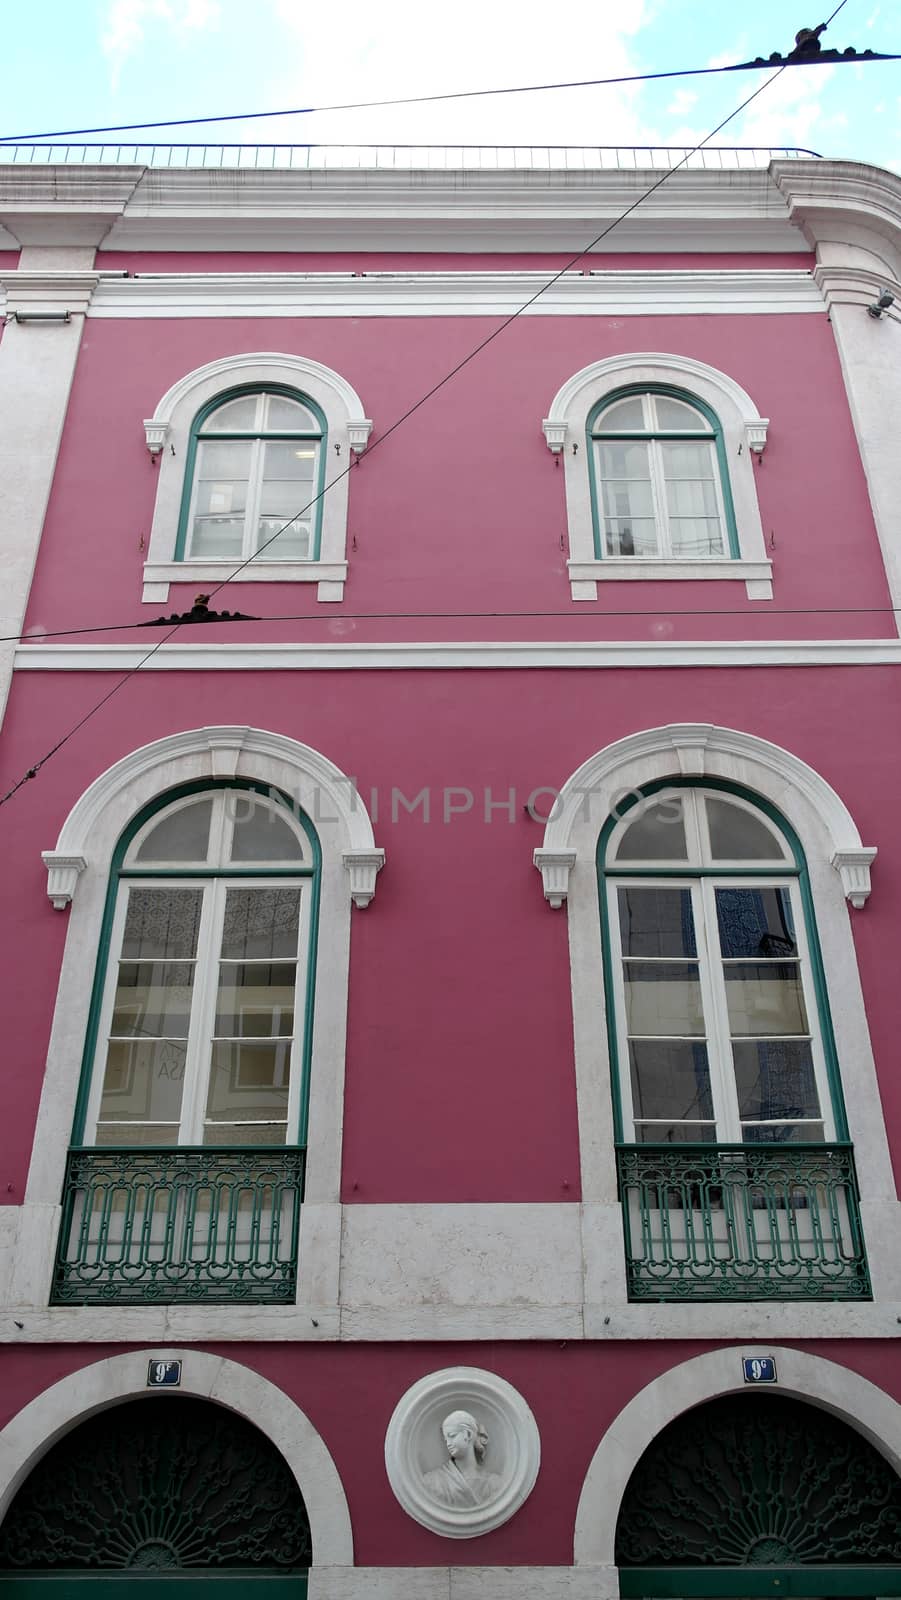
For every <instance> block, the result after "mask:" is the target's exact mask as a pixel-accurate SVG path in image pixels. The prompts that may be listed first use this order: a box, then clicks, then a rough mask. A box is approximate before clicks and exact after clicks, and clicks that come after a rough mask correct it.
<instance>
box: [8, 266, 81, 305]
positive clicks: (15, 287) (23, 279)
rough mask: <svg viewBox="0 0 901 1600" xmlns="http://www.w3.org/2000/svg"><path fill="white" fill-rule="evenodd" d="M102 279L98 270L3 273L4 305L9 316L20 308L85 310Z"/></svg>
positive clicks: (17, 271)
mask: <svg viewBox="0 0 901 1600" xmlns="http://www.w3.org/2000/svg"><path fill="white" fill-rule="evenodd" d="M99 282H100V275H99V273H97V272H64V271H63V272H53V271H49V272H28V271H22V270H16V271H11V272H0V305H2V306H3V308H4V310H5V312H6V315H7V316H11V315H12V314H13V313H14V312H16V311H24V312H29V311H30V312H42V311H69V312H72V313H75V312H82V313H83V312H85V311H87V309H88V306H89V305H90V303H91V296H92V294H93V293H94V291H95V289H96V287H97V284H98V283H99ZM4 295H5V303H4V300H3V296H4Z"/></svg>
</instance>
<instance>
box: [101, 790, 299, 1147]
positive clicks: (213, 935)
mask: <svg viewBox="0 0 901 1600" xmlns="http://www.w3.org/2000/svg"><path fill="white" fill-rule="evenodd" d="M318 863H319V842H318V840H317V838H316V835H315V833H314V832H313V830H312V829H311V828H310V827H309V824H307V823H306V821H305V819H304V818H302V817H300V816H298V815H297V814H296V812H293V813H292V811H291V809H290V804H289V803H287V802H286V803H284V804H281V805H280V804H278V802H277V801H276V800H275V799H273V798H270V797H269V796H267V795H265V794H264V793H262V792H257V791H255V790H254V789H250V788H246V787H238V786H233V785H227V786H222V787H217V788H215V789H207V790H202V791H201V792H200V793H199V794H196V793H195V794H189V795H187V796H184V797H181V798H178V799H175V800H174V801H173V800H171V798H170V800H169V803H168V804H164V806H163V808H162V810H160V808H159V807H158V806H156V807H154V808H153V810H152V812H151V815H150V816H149V817H148V816H147V815H146V813H145V814H144V815H143V816H141V817H139V818H138V819H137V820H136V821H135V822H134V823H133V824H132V826H131V827H130V828H129V829H128V830H127V832H126V834H125V835H124V837H123V839H122V841H121V842H120V845H119V849H118V850H117V852H116V857H115V859H114V862H113V872H112V880H111V884H110V901H109V912H108V916H109V930H110V931H109V939H108V942H107V944H106V948H105V949H104V950H102V951H101V957H100V970H99V971H98V978H97V985H96V990H95V1000H94V1016H93V1018H92V1022H91V1026H90V1036H91V1045H90V1051H91V1059H90V1061H88V1062H87V1063H86V1065H87V1067H88V1073H89V1079H90V1083H89V1085H88V1084H87V1083H86V1088H87V1089H88V1093H87V1098H86V1100H85V1101H84V1103H83V1105H82V1107H80V1108H79V1115H78V1117H77V1120H76V1130H75V1139H76V1142H77V1143H79V1144H81V1143H84V1144H98V1145H144V1144H154V1145H230V1146H231V1145H248V1144H254V1145H256V1144H266V1145H282V1144H285V1143H289V1144H293V1143H297V1142H299V1141H300V1139H301V1137H302V1134H303V1127H304V1122H305V1117H304V1102H305V1094H304V1078H305V1063H306V1060H307V1058H308V1054H309V1041H308V1037H307V1035H308V1031H309V1017H310V1006H309V999H310V987H311V975H312V968H313V954H314V950H313V930H314V929H315V922H316V900H317V891H318Z"/></svg>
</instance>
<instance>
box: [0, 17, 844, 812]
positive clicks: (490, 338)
mask: <svg viewBox="0 0 901 1600" xmlns="http://www.w3.org/2000/svg"><path fill="white" fill-rule="evenodd" d="M845 4H846V0H840V3H839V5H838V6H837V7H836V9H835V11H834V12H833V13H832V17H830V18H829V21H832V18H833V17H835V16H837V15H838V12H839V11H840V10H841V9H842V6H843V5H845ZM785 70H786V68H785V66H781V67H779V68H777V70H776V71H775V72H774V73H773V74H772V75H771V76H770V77H768V78H767V79H766V80H765V82H764V83H762V84H759V85H758V86H757V88H756V89H754V90H753V91H752V93H751V94H749V95H748V96H747V97H746V98H745V99H744V100H742V101H741V103H740V104H739V105H737V106H736V107H735V108H734V110H732V111H730V112H729V114H728V116H726V117H724V118H723V119H722V121H720V122H718V123H717V125H716V127H715V128H712V129H711V131H710V133H708V134H707V135H706V136H705V137H704V138H703V139H701V140H700V141H699V142H698V143H697V144H696V145H694V146H693V147H692V149H691V150H689V151H687V152H686V153H685V155H683V156H682V157H681V158H680V160H679V161H677V162H675V163H674V164H673V166H672V167H670V168H668V169H667V170H666V171H665V172H663V173H662V174H661V175H660V177H659V178H658V179H657V181H656V182H655V183H653V184H651V186H650V188H648V189H646V190H645V191H644V193H643V194H641V195H639V196H638V198H637V199H636V200H633V201H632V202H631V204H630V205H628V206H627V207H626V208H625V210H624V211H622V212H621V213H620V214H619V215H618V216H616V217H614V218H613V220H612V221H611V222H609V223H607V225H606V226H605V227H604V228H602V229H601V231H600V233H598V234H596V235H595V237H594V238H593V239H592V240H590V241H589V242H588V244H586V245H585V246H584V247H583V249H581V250H579V251H578V252H577V253H576V254H575V255H574V256H572V257H571V258H570V260H569V261H567V262H565V263H564V265H563V266H562V267H560V268H559V269H558V271H556V272H555V273H553V274H552V276H551V277H550V278H548V279H547V281H546V282H545V283H543V284H542V285H541V287H540V288H539V289H537V290H536V291H535V293H534V294H532V295H530V296H529V298H528V299H527V300H526V301H524V302H523V304H522V305H521V306H519V307H518V308H517V309H516V311H514V312H511V314H510V315H509V316H507V317H505V318H504V319H503V321H501V322H500V323H499V324H498V326H497V327H496V328H495V329H493V331H492V332H491V333H489V334H487V335H486V337H485V338H484V339H481V340H480V341H479V343H478V344H477V345H476V346H475V347H474V349H472V350H471V351H470V352H469V353H468V355H466V356H464V357H463V359H462V360H460V361H458V362H457V363H456V364H455V365H454V366H453V367H452V368H451V369H450V371H449V372H447V373H445V375H444V376H443V377H442V378H440V379H439V380H438V382H437V383H434V384H433V385H432V386H431V388H429V389H428V390H427V391H426V392H425V394H423V395H421V396H420V398H419V399H418V400H416V401H415V402H414V404H413V405H411V406H409V407H408V408H407V410H406V411H404V412H402V414H401V415H400V416H399V417H397V418H396V419H395V421H394V422H393V423H392V424H391V425H390V427H388V428H386V429H385V431H384V433H381V434H379V435H378V437H377V438H375V439H374V440H373V441H372V443H371V444H370V445H369V446H368V449H367V454H371V453H372V451H373V450H375V449H377V448H379V447H380V446H381V445H383V444H384V443H385V441H386V440H387V439H389V438H390V437H391V435H392V434H394V433H396V432H397V429H398V428H400V427H402V426H403V424H404V423H405V422H407V421H408V420H409V418H410V417H412V416H413V415H414V414H415V413H416V412H417V411H419V410H420V408H421V407H422V406H424V405H426V404H427V403H428V401H429V400H431V399H432V397H433V396H434V395H435V394H437V393H438V392H439V391H440V390H441V389H443V388H444V387H445V385H446V384H448V383H450V382H451V381H452V380H453V379H454V378H455V377H456V376H457V375H458V374H459V373H460V372H462V371H463V370H464V369H465V368H466V367H467V366H469V364H470V362H472V361H474V360H475V359H476V357H477V356H479V355H480V354H481V353H482V351H483V350H485V349H487V347H488V346H489V345H490V344H492V343H493V342H494V340H495V339H497V338H499V337H500V335H501V334H502V333H504V332H505V331H506V329H507V328H509V327H510V326H511V324H512V323H514V322H515V321H517V319H518V318H519V317H521V316H522V315H523V314H524V313H525V312H526V311H528V309H529V307H530V306H532V305H534V304H535V302H536V301H537V300H538V299H540V298H541V296H542V295H543V294H546V293H547V291H548V290H549V289H551V288H552V287H553V285H554V284H555V283H557V282H558V281H559V280H560V278H561V277H562V276H563V275H564V273H566V272H569V271H571V270H572V268H573V267H574V266H575V265H576V264H577V263H578V262H579V261H581V260H582V258H583V256H585V255H587V254H588V253H589V252H590V251H592V250H594V249H596V247H597V245H598V244H600V243H601V241H602V240H603V239H605V238H606V237H607V236H608V234H610V233H612V231H613V229H614V228H616V227H618V226H619V225H620V224H621V223H622V222H624V221H625V220H626V218H627V217H629V216H631V215H632V213H633V212H634V211H636V210H637V209H638V207H639V206H640V205H643V204H644V202H645V201H646V200H648V199H650V197H651V195H653V194H656V192H657V190H658V189H660V188H661V187H662V186H663V184H664V183H666V182H667V181H668V180H669V179H670V178H671V177H672V176H673V174H674V173H676V172H678V171H679V170H680V168H681V167H683V166H685V164H686V163H687V162H688V161H689V160H690V159H691V157H692V156H693V155H695V154H697V152H698V151H699V150H702V149H703V148H704V146H705V145H707V144H709V143H710V141H711V139H714V138H715V137H716V135H717V134H718V133H720V132H721V131H722V129H723V128H725V127H726V126H727V125H728V124H729V123H730V122H732V121H734V119H735V118H736V117H737V116H739V115H740V113H741V112H742V111H744V110H745V109H746V107H747V106H749V105H750V104H751V102H752V101H753V100H756V99H757V97H758V96H759V95H761V94H762V93H763V92H764V90H765V89H768V88H769V86H770V85H771V84H772V83H775V81H776V79H777V78H779V77H781V75H782V73H783V72H784V71H785ZM355 466H356V461H355V460H352V461H351V462H350V463H349V465H348V466H346V467H344V468H343V469H342V470H341V471H340V472H339V473H337V474H336V476H335V477H334V478H332V479H331V480H330V481H329V483H327V484H326V485H324V486H323V488H322V489H320V491H319V492H318V494H316V495H315V496H314V497H313V499H312V500H310V501H309V502H308V503H307V505H305V506H304V507H303V508H302V509H301V510H299V511H297V512H295V513H294V515H293V516H292V517H291V518H290V519H289V520H288V522H286V523H284V524H283V526H282V527H280V528H278V529H277V530H276V532H275V533H274V534H272V535H271V537H270V538H269V539H267V540H266V541H265V542H264V543H263V544H261V545H260V546H259V548H258V549H257V550H256V551H254V552H253V554H252V555H251V556H248V557H247V559H246V560H244V561H242V562H241V563H240V564H239V565H238V566H237V567H236V568H235V569H234V571H233V572H231V573H230V574H229V575H228V576H227V577H225V578H223V579H222V580H221V581H220V582H219V583H218V584H216V585H215V587H214V588H213V589H212V590H211V591H210V593H209V595H208V597H207V599H208V600H209V599H211V598H212V597H213V596H214V595H216V594H218V593H219V592H220V591H221V590H222V589H223V588H225V586H226V584H228V583H232V582H234V580H235V579H236V578H237V577H238V576H239V575H240V573H241V572H243V571H244V570H245V568H246V567H248V566H249V565H250V564H251V562H252V561H254V560H255V559H256V558H257V557H258V556H259V555H261V554H262V552H263V551H264V550H265V549H266V548H267V547H268V546H269V545H270V544H271V543H273V541H274V540H275V539H277V538H278V537H279V535H280V534H281V533H283V532H284V531H285V529H286V528H288V527H290V526H291V524H292V523H294V522H296V521H297V520H298V518H300V517H302V516H304V515H305V514H306V512H307V511H309V510H311V509H312V507H313V506H315V505H316V504H317V503H318V502H319V500H321V499H322V497H323V495H325V494H326V493H327V492H328V491H329V490H330V489H332V488H334V487H335V485H336V484H338V483H340V482H341V481H342V479H344V478H346V477H347V475H348V473H350V472H351V471H352V470H353V469H354V467H355ZM182 625H183V624H182V623H181V622H180V621H176V622H175V623H174V624H173V626H172V627H171V628H170V629H168V630H167V632H166V633H164V634H163V636H162V638H161V639H159V640H157V642H156V643H155V644H154V645H153V647H152V648H151V649H150V650H148V651H147V652H146V654H145V655H143V656H142V657H141V659H140V661H138V662H136V664H135V665H134V666H133V667H131V668H130V669H129V670H128V672H126V673H125V674H124V675H123V676H122V677H121V678H120V679H119V680H118V682H117V683H115V684H114V685H113V686H112V688H111V689H109V690H108V691H107V693H106V694H105V695H103V697H102V698H101V699H100V700H98V701H97V703H96V704H95V705H94V706H92V707H91V708H90V709H89V710H88V711H86V712H85V713H84V715H83V716H81V717H80V718H79V719H78V721H77V722H76V723H74V724H73V726H72V727H71V728H70V729H68V731H67V732H66V733H64V734H63V735H62V737H61V738H60V739H58V740H57V742H56V743H55V744H54V745H53V746H52V748H51V749H50V750H48V751H47V752H46V754H45V755H43V756H41V758H40V759H39V760H38V761H36V762H35V763H34V764H33V765H32V766H30V767H29V768H28V770H27V771H26V772H25V773H24V774H23V776H22V777H21V778H19V779H18V781H17V782H16V783H15V784H13V786H12V788H11V789H9V790H7V792H6V793H5V794H4V795H3V796H2V797H0V807H2V806H4V805H6V804H7V802H8V801H9V800H11V799H12V798H13V796H14V795H15V794H17V793H18V791H19V790H20V789H21V788H22V787H23V786H24V785H25V784H26V783H27V782H28V781H29V780H31V779H33V778H35V777H36V776H37V774H38V772H40V770H41V768H42V767H44V766H45V765H46V764H47V762H48V761H50V760H51V758H52V757H53V756H55V755H56V754H58V752H59V751H60V750H61V749H62V748H63V746H64V745H66V744H67V743H68V741H69V740H70V739H71V738H73V737H74V736H75V734H76V733H78V732H80V730H81V729H82V728H83V727H84V726H85V724H86V723H87V722H89V721H90V720H91V718H92V717H94V716H95V715H96V714H97V712H98V711H100V710H102V708H103V707H104V706H105V705H106V704H107V703H108V702H109V701H110V700H111V699H112V698H113V696H114V695H115V694H118V692H119V690H120V689H123V688H124V687H125V685H126V684H127V683H129V682H130V681H131V679H132V678H133V677H134V676H135V674H136V673H138V672H140V670H141V668H142V667H144V666H146V664H147V662H148V661H150V660H152V659H153V657H154V656H155V655H156V654H157V653H158V652H159V651H160V650H161V649H162V647H163V645H164V644H166V643H167V641H168V640H169V639H171V638H172V636H173V634H175V633H176V632H177V631H178V629H179V628H180V627H181V626H182Z"/></svg>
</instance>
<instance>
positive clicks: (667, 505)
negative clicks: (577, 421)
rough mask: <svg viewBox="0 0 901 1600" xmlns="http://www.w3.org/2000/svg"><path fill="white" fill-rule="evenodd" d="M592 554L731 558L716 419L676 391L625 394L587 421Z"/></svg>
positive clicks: (731, 520) (731, 529) (733, 549)
mask: <svg viewBox="0 0 901 1600" xmlns="http://www.w3.org/2000/svg"><path fill="white" fill-rule="evenodd" d="M588 441H589V448H590V450H591V467H590V470H591V473H592V490H593V503H594V524H595V550H596V553H597V556H598V558H599V559H602V558H603V557H605V556H637V557H638V558H640V559H647V558H649V557H660V558H663V559H670V560H683V559H689V560H697V559H706V558H708V557H711V556H729V555H737V554H738V548H737V541H736V536H735V517H734V514H733V511H732V496H731V493H730V489H729V474H728V470H727V467H726V460H725V455H724V451H723V436H722V429H721V428H720V425H719V421H718V418H717V416H716V413H715V412H713V411H712V410H711V409H710V407H709V406H706V405H704V404H703V402H702V401H698V400H697V399H695V398H694V397H693V396H691V395H688V394H686V393H684V392H683V391H681V390H679V389H664V388H659V389H644V390H642V389H636V388H626V389H623V390H619V391H617V392H614V394H613V395H612V396H608V397H607V398H606V399H605V400H603V401H601V402H600V403H599V404H598V406H597V407H595V409H594V411H593V412H592V413H591V415H590V417H589V420H588Z"/></svg>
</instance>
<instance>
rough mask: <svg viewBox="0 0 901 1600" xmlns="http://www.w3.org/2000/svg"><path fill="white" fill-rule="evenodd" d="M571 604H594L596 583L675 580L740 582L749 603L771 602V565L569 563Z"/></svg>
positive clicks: (625, 559)
mask: <svg viewBox="0 0 901 1600" xmlns="http://www.w3.org/2000/svg"><path fill="white" fill-rule="evenodd" d="M566 565H567V568H568V570H569V583H570V590H571V593H572V598H573V600H596V599H597V597H598V583H604V582H608V583H609V582H620V583H623V582H625V583H632V582H635V581H636V580H638V579H643V580H644V581H645V582H646V583H653V582H659V581H669V580H670V579H678V580H679V581H681V582H682V583H697V582H700V581H703V580H709V579H719V580H720V581H721V582H722V580H724V579H730V580H734V579H736V578H740V579H741V581H742V582H743V583H744V585H745V589H746V591H747V595H748V599H749V600H772V598H773V563H772V562H771V561H743V560H737V561H730V560H726V559H724V558H723V557H721V556H717V557H714V558H712V559H711V560H707V561H668V560H656V559H647V560H646V559H643V558H640V557H632V556H608V557H607V558H606V559H605V560H603V561H568V562H567V563H566Z"/></svg>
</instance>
